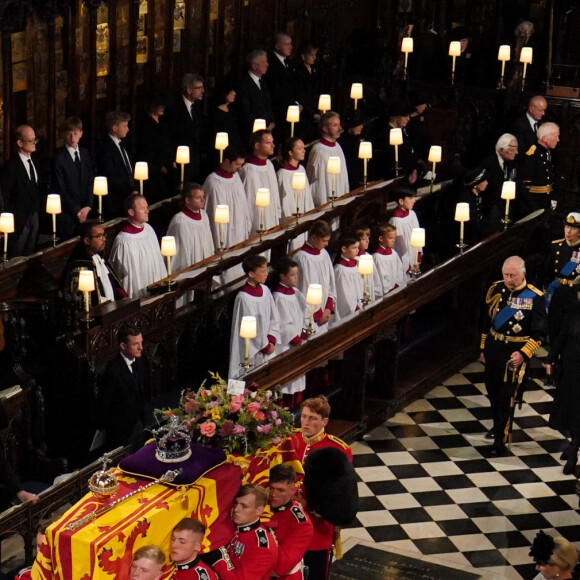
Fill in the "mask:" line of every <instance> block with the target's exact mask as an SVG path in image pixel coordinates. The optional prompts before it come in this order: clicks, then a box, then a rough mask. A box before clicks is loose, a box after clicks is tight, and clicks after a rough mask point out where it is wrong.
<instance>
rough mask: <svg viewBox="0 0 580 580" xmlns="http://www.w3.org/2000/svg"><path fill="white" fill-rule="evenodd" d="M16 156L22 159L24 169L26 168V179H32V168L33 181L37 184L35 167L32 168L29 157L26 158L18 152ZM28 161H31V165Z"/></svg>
mask: <svg viewBox="0 0 580 580" xmlns="http://www.w3.org/2000/svg"><path fill="white" fill-rule="evenodd" d="M18 155H19V156H20V159H22V163H24V167H26V173H28V178H29V179H31V180H32V177H31V176H30V168H31V167H32V170H33V171H34V181H36V183H38V172H37V171H36V167H34V162H32V159H31V158H30V157H27V156H26V155H24V154H23V153H20V151H19V152H18ZM28 161H31V163H28Z"/></svg>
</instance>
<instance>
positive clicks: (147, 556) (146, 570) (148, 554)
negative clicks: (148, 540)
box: [129, 544, 165, 580]
mask: <svg viewBox="0 0 580 580" xmlns="http://www.w3.org/2000/svg"><path fill="white" fill-rule="evenodd" d="M163 564H165V554H164V553H163V550H161V548H160V547H159V546H155V545H153V544H149V545H148V546H142V547H141V548H139V549H138V550H137V551H136V552H135V553H134V554H133V560H132V562H131V570H130V571H129V580H159V579H160V578H161V575H162V572H163Z"/></svg>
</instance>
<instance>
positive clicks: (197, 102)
mask: <svg viewBox="0 0 580 580" xmlns="http://www.w3.org/2000/svg"><path fill="white" fill-rule="evenodd" d="M204 93H205V86H204V82H203V77H202V76H200V75H198V74H193V73H186V74H184V75H183V78H182V79H181V96H180V97H179V98H178V99H177V100H176V102H175V103H174V104H173V106H172V107H171V108H170V109H169V110H168V111H167V115H166V118H167V123H168V125H169V131H170V133H171V140H172V142H173V146H174V147H175V149H177V147H179V146H180V145H187V146H188V147H189V159H190V162H189V165H186V166H185V175H184V183H186V182H188V181H197V182H199V183H203V180H204V178H205V172H206V165H207V150H208V147H207V144H208V121H207V117H206V114H205V112H204V110H203V95H204Z"/></svg>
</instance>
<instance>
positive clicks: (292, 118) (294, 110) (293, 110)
mask: <svg viewBox="0 0 580 580" xmlns="http://www.w3.org/2000/svg"><path fill="white" fill-rule="evenodd" d="M286 121H288V123H290V137H294V123H298V121H300V107H299V106H298V105H290V106H289V107H288V111H287V113H286Z"/></svg>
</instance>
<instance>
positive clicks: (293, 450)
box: [282, 431, 352, 551]
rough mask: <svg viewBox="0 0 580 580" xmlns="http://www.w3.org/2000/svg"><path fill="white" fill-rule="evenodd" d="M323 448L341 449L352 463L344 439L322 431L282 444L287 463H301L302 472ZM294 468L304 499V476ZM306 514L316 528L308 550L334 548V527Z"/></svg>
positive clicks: (323, 520) (349, 450)
mask: <svg viewBox="0 0 580 580" xmlns="http://www.w3.org/2000/svg"><path fill="white" fill-rule="evenodd" d="M323 447H334V448H335V449H340V450H341V451H342V452H344V453H345V454H346V456H347V457H348V458H349V459H350V461H351V462H352V451H351V449H350V447H349V446H348V445H347V444H346V443H345V442H344V441H343V440H342V439H339V438H338V437H335V436H334V435H328V434H327V433H326V432H325V431H322V432H321V433H319V434H318V435H314V437H304V436H303V435H302V433H297V434H296V435H293V436H292V437H290V438H289V439H287V440H286V441H285V442H284V443H282V450H283V451H284V454H283V456H282V457H283V459H284V461H285V462H293V461H297V462H299V463H300V471H301V470H302V467H301V466H302V465H303V464H304V461H305V459H306V458H307V457H308V455H309V454H310V453H312V452H313V451H315V450H316V449H322V448H323ZM293 467H294V471H296V472H297V474H298V481H300V488H299V492H298V493H299V495H300V496H302V497H304V485H303V483H302V480H303V479H304V475H303V473H300V472H298V470H297V466H296V465H294V466H293ZM306 513H307V514H308V515H309V517H310V519H311V521H312V525H313V528H314V533H313V535H312V540H311V541H310V544H309V545H308V550H309V551H316V550H329V549H330V548H331V547H332V543H333V540H334V526H333V525H332V524H331V523H330V522H327V521H326V520H325V519H323V518H321V517H319V516H317V515H316V514H313V513H311V512H310V511H308V509H306Z"/></svg>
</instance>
